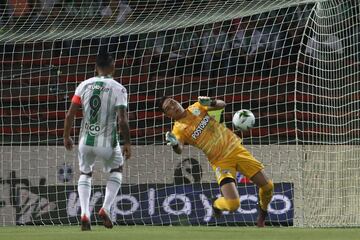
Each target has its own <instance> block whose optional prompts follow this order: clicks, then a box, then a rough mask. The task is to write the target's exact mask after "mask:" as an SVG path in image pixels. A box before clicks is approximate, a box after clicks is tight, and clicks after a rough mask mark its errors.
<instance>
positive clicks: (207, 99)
mask: <svg viewBox="0 0 360 240" xmlns="http://www.w3.org/2000/svg"><path fill="white" fill-rule="evenodd" d="M198 101H199V103H200V104H201V105H203V106H213V105H214V103H215V100H212V99H211V98H210V97H206V96H199V97H198Z"/></svg>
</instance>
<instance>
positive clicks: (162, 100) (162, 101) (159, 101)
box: [156, 96, 170, 112]
mask: <svg viewBox="0 0 360 240" xmlns="http://www.w3.org/2000/svg"><path fill="white" fill-rule="evenodd" d="M168 98H170V97H168V96H163V97H161V98H160V100H158V102H157V103H156V106H157V109H158V110H159V111H161V112H164V109H163V104H164V102H165V100H166V99H168Z"/></svg>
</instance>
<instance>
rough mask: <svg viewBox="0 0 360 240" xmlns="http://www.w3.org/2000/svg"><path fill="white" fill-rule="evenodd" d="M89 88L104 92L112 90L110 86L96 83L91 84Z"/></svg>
mask: <svg viewBox="0 0 360 240" xmlns="http://www.w3.org/2000/svg"><path fill="white" fill-rule="evenodd" d="M89 89H91V90H99V91H102V92H108V91H110V88H108V87H103V86H99V85H96V84H93V85H90V86H89Z"/></svg>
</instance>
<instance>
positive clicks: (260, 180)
mask: <svg viewBox="0 0 360 240" xmlns="http://www.w3.org/2000/svg"><path fill="white" fill-rule="evenodd" d="M225 106H226V103H225V102H224V101H222V100H215V99H211V98H210V97H199V98H198V101H197V102H196V103H194V104H192V105H190V106H189V107H188V108H187V109H184V108H183V107H182V106H181V104H180V103H179V102H177V101H176V100H174V99H172V98H170V97H166V96H165V97H163V98H162V99H161V100H160V101H159V103H158V107H159V108H160V110H161V111H162V112H164V114H165V115H166V116H167V117H169V118H171V119H173V120H175V123H174V126H173V128H172V131H171V132H167V133H166V141H167V142H168V143H167V144H168V145H170V146H172V148H173V150H174V152H175V153H178V154H181V152H182V149H183V146H184V144H190V145H193V146H195V147H197V148H199V149H201V150H202V151H203V152H204V153H205V155H206V156H207V158H208V160H209V163H210V165H211V167H212V169H213V170H214V171H215V175H216V179H217V182H218V184H219V186H220V192H221V195H222V196H221V197H219V198H217V199H216V200H215V201H214V202H213V205H212V207H213V215H214V216H215V217H220V216H221V214H222V212H223V211H230V212H234V211H236V210H237V209H238V208H239V207H240V196H239V192H238V190H237V187H236V180H235V179H236V172H241V173H242V174H243V175H245V176H246V177H247V178H249V179H251V181H252V182H253V183H255V184H256V185H257V186H258V187H259V198H260V199H259V203H258V217H257V223H256V224H257V226H258V227H264V226H265V219H266V217H267V215H268V212H267V208H268V205H269V203H270V201H271V198H272V196H273V190H274V184H273V182H272V180H271V179H269V178H268V177H267V176H266V174H265V172H264V166H263V165H262V164H261V163H260V162H259V161H258V160H256V159H255V158H254V157H253V155H252V154H251V153H250V152H249V151H248V150H247V149H246V148H245V147H244V146H243V145H242V143H241V139H240V138H239V137H238V136H237V135H236V134H234V133H233V132H232V131H231V130H230V129H228V128H227V127H225V126H224V125H222V124H220V123H218V122H217V121H216V120H215V119H214V118H212V117H210V116H209V115H208V111H213V110H219V109H223V108H225Z"/></svg>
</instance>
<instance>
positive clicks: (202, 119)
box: [172, 102, 241, 162]
mask: <svg viewBox="0 0 360 240" xmlns="http://www.w3.org/2000/svg"><path fill="white" fill-rule="evenodd" d="M186 111H187V115H186V117H184V118H182V119H180V120H178V121H175V123H174V127H173V130H172V133H173V134H174V135H175V136H176V138H177V139H178V140H179V141H180V142H182V143H188V144H190V145H193V146H195V147H197V148H199V149H201V150H202V151H203V152H204V153H205V154H206V156H207V157H208V160H209V161H210V162H216V161H217V160H221V159H224V158H225V157H226V156H228V155H229V154H230V153H231V152H232V151H234V149H235V148H236V147H238V146H239V145H241V140H240V138H239V137H238V136H237V135H236V134H234V133H233V132H232V131H231V130H230V129H228V128H227V127H225V126H224V125H223V124H220V123H218V122H217V121H216V120H215V119H214V118H212V117H210V116H209V115H208V107H206V106H202V105H201V104H200V103H199V102H196V103H194V104H193V105H191V106H189V107H188V108H187V109H186Z"/></svg>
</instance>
